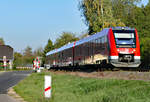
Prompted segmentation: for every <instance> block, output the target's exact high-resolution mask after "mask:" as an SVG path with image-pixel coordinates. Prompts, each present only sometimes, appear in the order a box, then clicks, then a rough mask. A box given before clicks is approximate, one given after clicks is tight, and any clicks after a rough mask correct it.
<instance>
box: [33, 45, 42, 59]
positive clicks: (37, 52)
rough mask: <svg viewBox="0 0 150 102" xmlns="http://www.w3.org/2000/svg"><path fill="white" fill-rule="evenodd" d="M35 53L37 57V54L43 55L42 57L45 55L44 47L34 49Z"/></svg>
mask: <svg viewBox="0 0 150 102" xmlns="http://www.w3.org/2000/svg"><path fill="white" fill-rule="evenodd" d="M33 55H34V56H35V57H37V56H41V57H42V55H43V48H42V47H39V48H37V49H36V50H35V51H34V53H33Z"/></svg>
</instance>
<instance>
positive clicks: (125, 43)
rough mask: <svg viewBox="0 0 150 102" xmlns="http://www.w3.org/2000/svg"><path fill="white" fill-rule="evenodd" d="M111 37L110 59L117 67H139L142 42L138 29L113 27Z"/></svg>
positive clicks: (109, 36)
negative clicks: (140, 41)
mask: <svg viewBox="0 0 150 102" xmlns="http://www.w3.org/2000/svg"><path fill="white" fill-rule="evenodd" d="M108 38H109V46H110V53H109V61H110V63H111V64H112V65H113V66H115V67H138V66H139V65H140V63H141V61H140V44H139V38H138V34H137V31H136V29H131V28H127V27H120V28H111V29H110V33H109V35H108Z"/></svg>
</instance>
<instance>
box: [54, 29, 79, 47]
mask: <svg viewBox="0 0 150 102" xmlns="http://www.w3.org/2000/svg"><path fill="white" fill-rule="evenodd" d="M77 40H79V38H77V37H75V35H74V34H73V33H71V32H63V33H62V35H61V36H60V37H59V38H57V39H56V42H55V44H54V47H55V48H60V47H61V46H63V45H65V44H68V43H71V42H73V41H77Z"/></svg>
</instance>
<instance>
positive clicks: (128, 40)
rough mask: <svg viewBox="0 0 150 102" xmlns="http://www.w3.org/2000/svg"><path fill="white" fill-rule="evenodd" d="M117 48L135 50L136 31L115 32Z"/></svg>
mask: <svg viewBox="0 0 150 102" xmlns="http://www.w3.org/2000/svg"><path fill="white" fill-rule="evenodd" d="M113 32H114V36H115V41H116V47H117V48H135V47H136V37H135V31H127V30H116V31H113Z"/></svg>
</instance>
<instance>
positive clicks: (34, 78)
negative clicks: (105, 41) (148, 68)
mask: <svg viewBox="0 0 150 102" xmlns="http://www.w3.org/2000/svg"><path fill="white" fill-rule="evenodd" d="M116 74H118V75H116ZM142 74H144V75H142ZM148 74H150V73H149V72H121V71H116V72H109V71H108V72H107V71H106V72H93V73H84V72H63V71H55V72H54V71H51V72H50V71H46V72H42V73H33V74H32V75H31V76H29V77H27V78H26V79H25V80H23V81H21V82H20V83H19V84H18V85H17V86H15V87H14V90H15V91H16V92H17V93H18V94H19V95H20V96H21V97H23V98H24V100H25V101H27V102H136V101H139V102H148V101H150V97H149V95H150V91H149V90H150V81H148V78H147V79H145V78H146V77H149V78H150V76H149V75H148ZM45 75H51V76H52V97H51V99H45V98H44V76H45ZM134 75H137V76H136V78H138V76H143V78H141V79H139V80H138V79H137V80H134V79H136V78H135V77H134ZM125 76H128V78H124V77H125ZM119 77H123V78H122V79H126V80H122V79H121V78H119ZM128 79H131V80H128ZM22 89H23V90H22Z"/></svg>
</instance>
